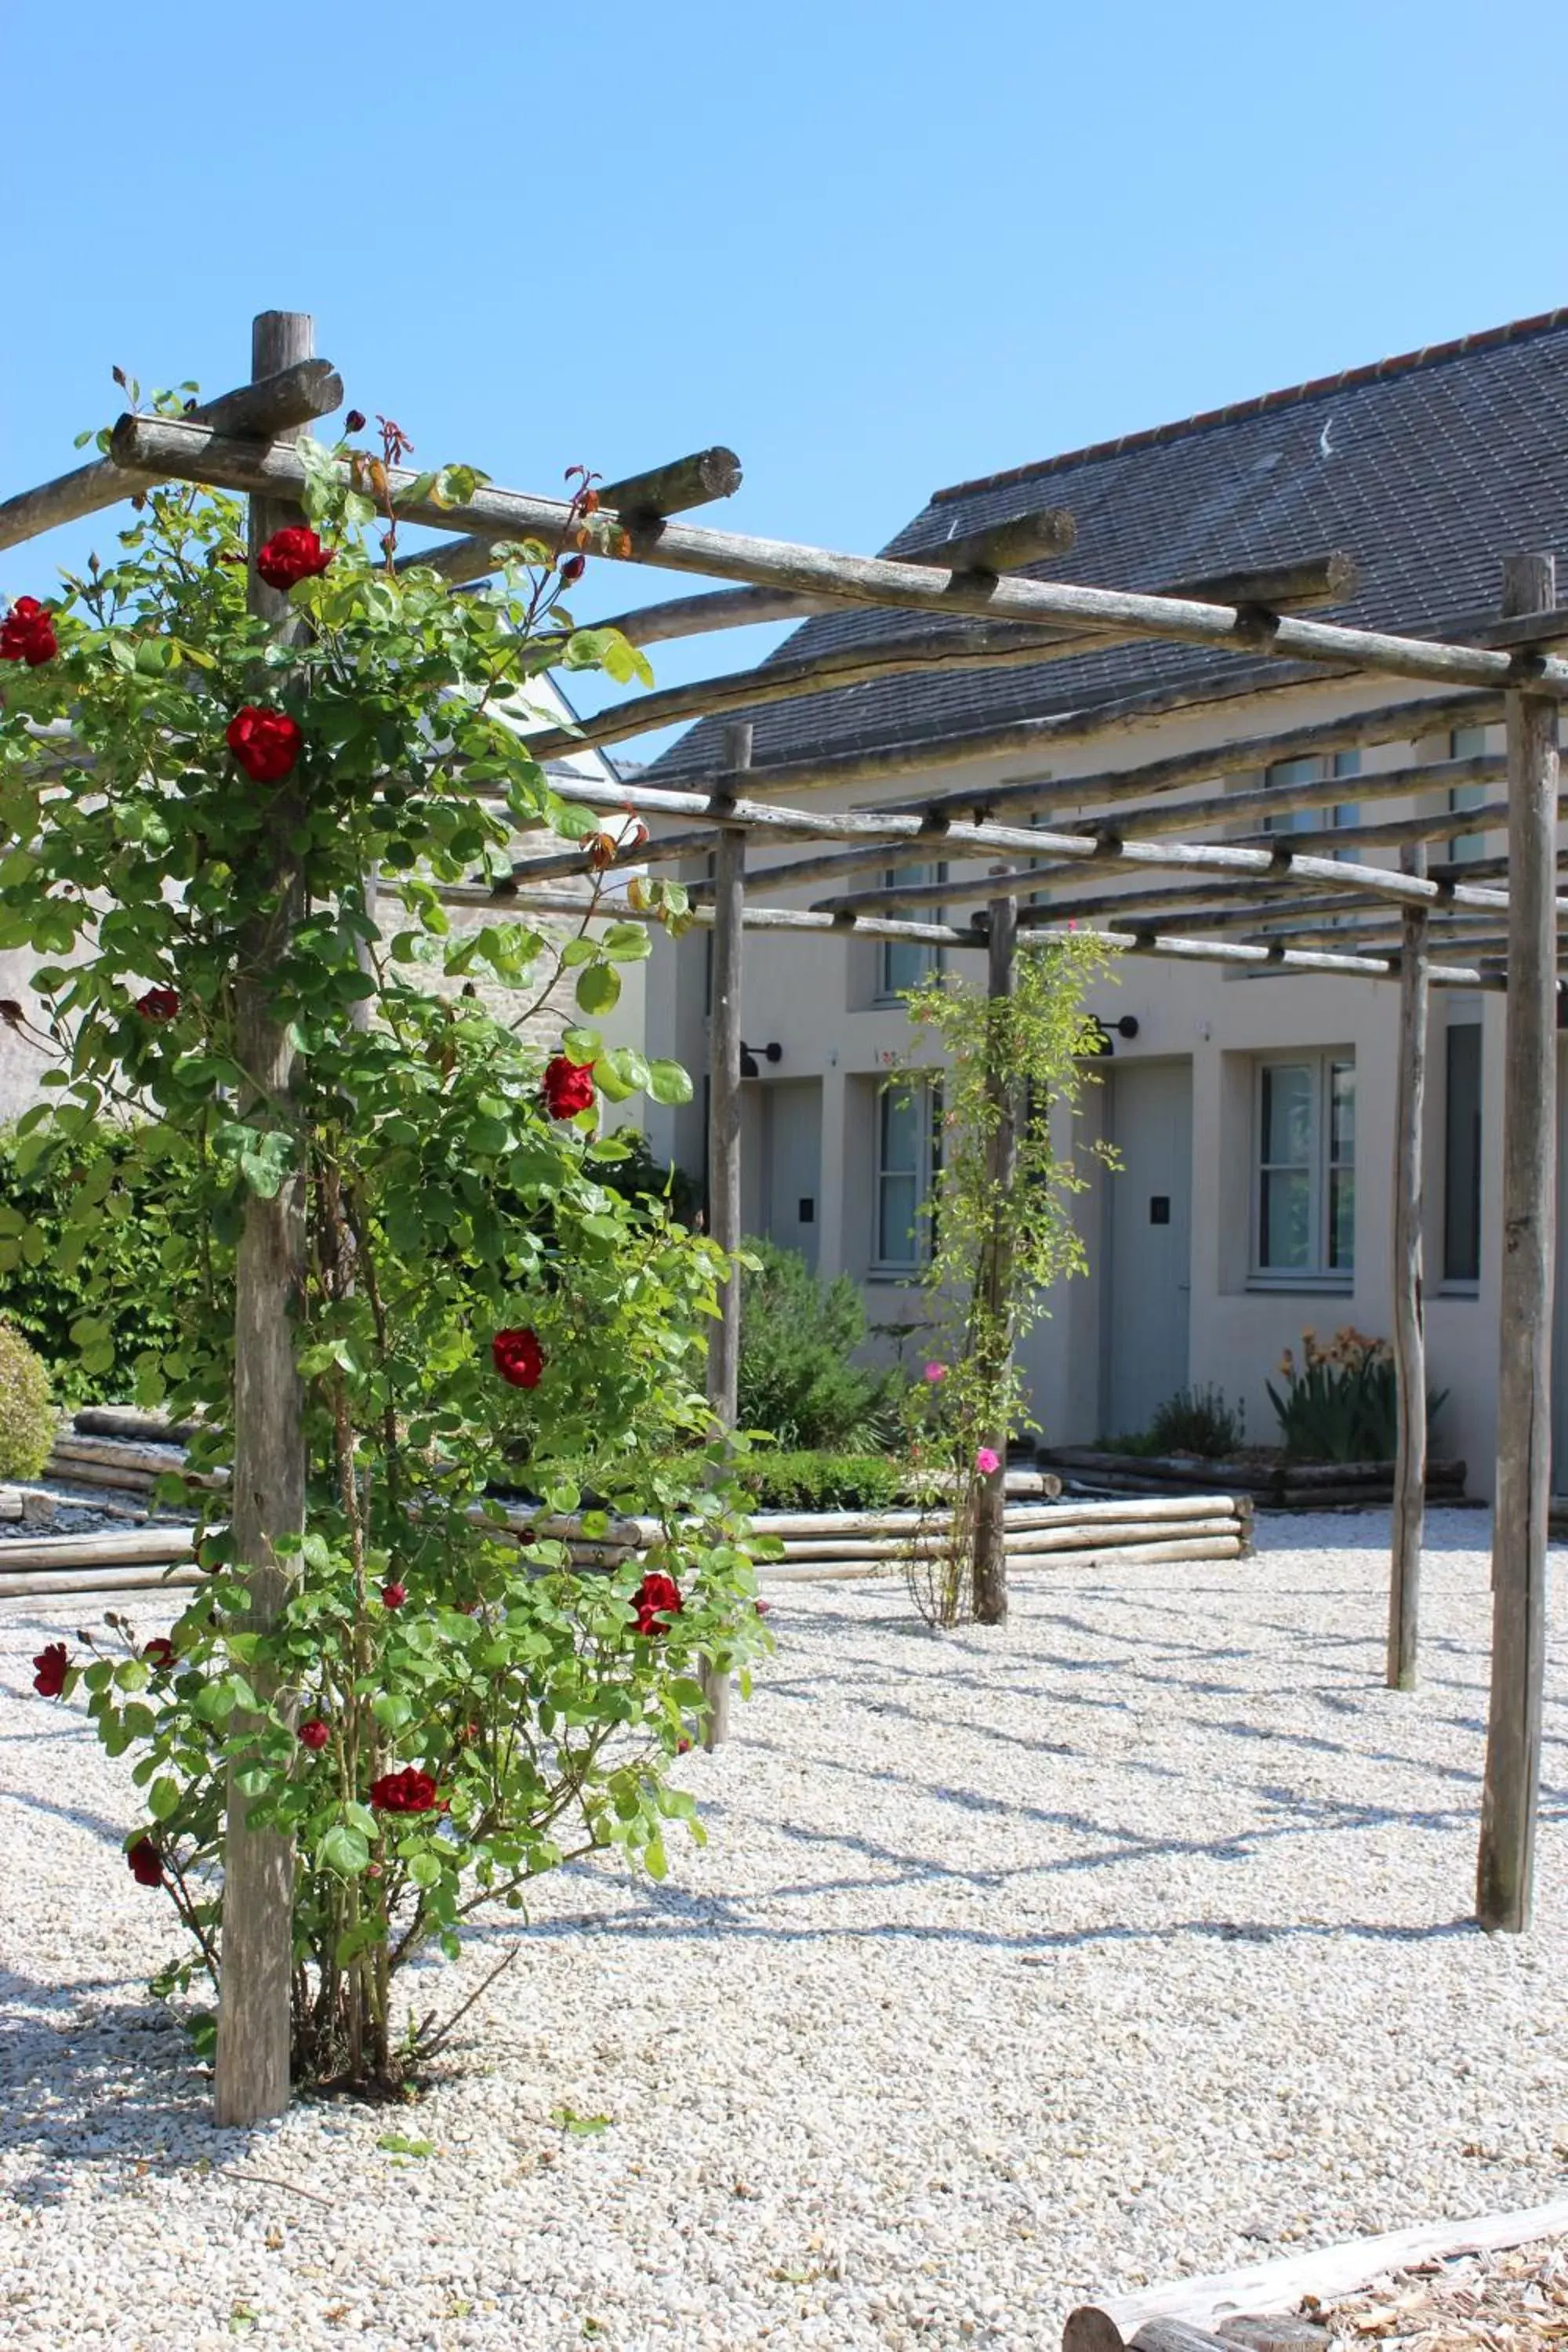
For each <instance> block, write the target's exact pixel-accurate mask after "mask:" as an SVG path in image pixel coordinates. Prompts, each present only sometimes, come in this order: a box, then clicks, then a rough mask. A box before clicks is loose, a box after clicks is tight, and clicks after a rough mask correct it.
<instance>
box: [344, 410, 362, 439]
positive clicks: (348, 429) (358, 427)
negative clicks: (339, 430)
mask: <svg viewBox="0 0 1568 2352" xmlns="http://www.w3.org/2000/svg"><path fill="white" fill-rule="evenodd" d="M343 431H344V432H345V433H363V431H364V411H363V408H351V409H350V411H349V413H348V415H346V416H345V417H344V419H343Z"/></svg>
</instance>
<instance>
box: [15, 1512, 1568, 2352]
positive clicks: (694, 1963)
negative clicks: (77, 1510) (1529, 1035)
mask: <svg viewBox="0 0 1568 2352" xmlns="http://www.w3.org/2000/svg"><path fill="white" fill-rule="evenodd" d="M1431 1532H1432V1538H1433V1548H1432V1550H1431V1552H1430V1554H1429V1557H1428V1565H1427V1572H1426V1622H1427V1628H1428V1632H1427V1641H1426V1654H1425V1663H1426V1684H1425V1686H1424V1687H1423V1689H1422V1690H1421V1691H1420V1692H1419V1693H1417V1694H1415V1695H1414V1696H1395V1695H1394V1694H1391V1693H1389V1692H1387V1691H1385V1690H1384V1688H1383V1686H1382V1681H1381V1664H1382V1655H1381V1644H1382V1633H1383V1617H1384V1579H1385V1575H1386V1556H1385V1553H1384V1550H1383V1549H1382V1547H1383V1546H1384V1544H1385V1542H1386V1521H1385V1519H1384V1517H1383V1516H1381V1515H1378V1514H1366V1515H1363V1516H1359V1517H1321V1518H1317V1519H1306V1520H1303V1519H1291V1520H1286V1521H1273V1522H1266V1523H1265V1525H1264V1528H1263V1532H1262V1538H1261V1541H1262V1549H1261V1552H1260V1555H1259V1556H1258V1558H1256V1559H1251V1560H1243V1561H1236V1562H1224V1563H1212V1564H1211V1563H1197V1564H1188V1565H1184V1566H1183V1567H1181V1568H1152V1567H1151V1568H1143V1569H1138V1568H1130V1569H1122V1570H1115V1571H1111V1570H1104V1571H1101V1572H1097V1573H1089V1572H1085V1571H1066V1572H1064V1571H1058V1572H1056V1573H1055V1574H1052V1575H1051V1576H1050V1577H1049V1578H1048V1579H1047V1577H1046V1576H1044V1575H1037V1576H1031V1577H1029V1578H1028V1579H1027V1580H1020V1583H1021V1585H1022V1590H1021V1591H1018V1592H1017V1593H1016V1598H1015V1607H1014V1615H1013V1621H1012V1623H1011V1624H1010V1625H1009V1626H1008V1627H1007V1628H1006V1629H1005V1631H1002V1632H984V1633H983V1632H979V1631H971V1632H968V1633H963V1634H960V1635H956V1636H952V1637H948V1638H945V1639H939V1638H936V1637H934V1636H932V1635H931V1634H929V1633H926V1631H925V1630H924V1629H923V1628H922V1627H921V1625H920V1624H919V1622H917V1621H915V1620H914V1619H913V1617H912V1615H911V1612H910V1608H909V1606H908V1604H907V1602H906V1601H905V1600H904V1597H903V1594H902V1591H901V1588H900V1587H899V1586H898V1585H896V1584H890V1583H889V1584H870V1585H867V1584H861V1585H854V1586H847V1587H844V1588H833V1587H822V1586H817V1587H805V1588H799V1587H797V1588H795V1589H794V1590H792V1591H789V1592H788V1593H787V1595H785V1596H784V1597H781V1598H780V1599H779V1600H778V1601H776V1602H775V1607H774V1614H773V1621H772V1622H773V1627H774V1630H775V1631H776V1632H777V1633H778V1636H779V1652H778V1655H777V1656H776V1657H775V1658H774V1659H773V1660H772V1661H771V1662H770V1663H769V1664H768V1665H767V1667H766V1668H765V1670H764V1673H763V1688H762V1694H761V1696H759V1697H758V1698H757V1699H756V1700H755V1701H754V1702H753V1703H752V1706H749V1707H745V1708H741V1709H738V1711H737V1712H738V1716H739V1735H738V1737H737V1738H735V1740H734V1741H733V1742H732V1743H731V1746H730V1747H729V1748H727V1749H726V1750H724V1751H723V1752H722V1753H721V1755H720V1756H718V1757H716V1758H707V1757H703V1756H701V1755H700V1754H698V1755H693V1756H691V1757H689V1758H687V1759H684V1761H683V1763H682V1766H681V1769H682V1772H683V1773H684V1774H685V1776H686V1778H687V1780H688V1783H689V1786H690V1787H692V1788H693V1789H694V1790H697V1791H698V1793H699V1795H700V1799H701V1801H702V1804H703V1809H704V1812H705V1815H706V1818H707V1821H708V1824H709V1828H710V1838H711V1842H710V1844H709V1846H708V1847H707V1849H706V1850H705V1851H701V1852H699V1851H697V1850H696V1849H693V1848H690V1847H685V1848H679V1847H677V1848H674V1849H672V1854H671V1864H672V1868H671V1875H670V1878H669V1880H668V1883H667V1884H666V1885H664V1886H662V1887H654V1886H647V1887H643V1886H633V1885H629V1884H628V1883H627V1882H626V1880H625V1879H623V1878H621V1877H619V1876H617V1875H616V1873H615V1872H614V1871H613V1870H609V1869H605V1870H603V1871H600V1870H596V1869H593V1870H590V1869H586V1868H583V1869H576V1870H574V1871H572V1872H570V1873H563V1874H561V1876H560V1877H559V1878H557V1879H556V1880H553V1881H552V1882H548V1883H547V1884H546V1885H544V1886H543V1887H542V1890H541V1893H540V1895H539V1899H538V1902H537V1905H536V1907H535V1909H534V1912H533V1914H532V1916H531V1921H530V1923H529V1924H528V1925H527V1926H526V1927H521V1928H518V1927H514V1926H512V1925H510V1924H509V1925H508V1926H506V1927H500V1928H498V1929H497V1930H495V1931H494V1932H493V1933H492V1934H489V1935H488V1936H486V1937H482V1938H479V1939H476V1943H475V1946H474V1948H473V1950H472V1952H471V1954H470V1955H469V1956H468V1958H467V1959H466V1960H465V1962H464V1963H463V1965H462V1967H461V1968H460V1969H453V1970H446V1971H432V1973H431V1974H430V1976H429V1977H428V1978H426V1979H424V1980H423V1981H422V1982H421V1983H420V1984H419V1986H418V1987H417V1988H416V1990H417V1992H418V1994H419V1996H420V1998H421V2000H422V2003H423V2005H425V2006H428V2005H429V2001H430V2000H433V1999H435V1998H437V1997H439V1998H441V1999H442V2000H455V1999H456V1997H457V1996H458V1994H459V1993H460V1991H461V1990H463V1989H464V1988H466V1987H467V1986H468V1985H470V1984H472V1983H474V1982H477V1981H478V1978H479V1972H480V1970H481V1969H483V1968H485V1967H486V1966H489V1965H491V1964H493V1961H494V1959H495V1958H496V1957H497V1956H498V1955H499V1954H500V1953H501V1952H503V1951H505V1950H508V1949H511V1948H517V1949H518V1950H519V1951H520V1954H521V1957H520V1958H519V1960H518V1962H517V1964H516V1966H515V1967H514V1968H513V1969H511V1970H510V1974H509V1975H508V1977H507V1978H505V1979H503V1980H502V1984H501V1985H500V1987H499V1988H498V1989H497V1990H496V1992H495V1993H494V1994H492V1995H491V1996H490V2000H489V2008H488V2010H487V2011H486V2012H485V2014H484V2021H483V2024H482V2025H476V2027H475V2030H474V2031H472V2032H469V2031H468V2027H467V2026H465V2028H464V2029H463V2030H462V2031H463V2033H464V2036H465V2038H464V2040H463V2041H462V2042H461V2043H460V2044H458V2046H456V2047H455V2049H454V2052H453V2054H452V2058H451V2063H449V2065H447V2066H446V2067H445V2069H444V2071H443V2073H442V2074H441V2076H440V2079H439V2080H438V2081H437V2083H436V2084H434V2085H433V2087H432V2088H431V2090H430V2092H429V2093H428V2095H426V2098H425V2099H424V2100H423V2101H422V2103H421V2104H420V2105H417V2106H416V2107H413V2108H410V2109H408V2110H406V2111H398V2112H396V2113H389V2112H388V2111H386V2110H380V2111H371V2110H368V2109H364V2108H360V2107H355V2106H352V2105H344V2104H342V2103H339V2104H332V2105H307V2106H303V2107H300V2108H297V2109H296V2110H295V2111H294V2112H293V2113H292V2114H290V2115H289V2116H288V2117H287V2118H286V2120H284V2121H283V2122H282V2123H281V2124H279V2125H278V2126H273V2127H271V2128H268V2129H266V2130H260V2131H256V2132H250V2133H239V2132H230V2133H220V2132H218V2131H216V2130H215V2129H213V2128H212V2127H211V2126H209V2124H208V2123H207V2121H206V2119H205V2096H206V2092H205V2084H204V2082H203V2080H202V2078H201V2077H200V2076H199V2074H197V2073H196V2072H195V2070H194V2069H193V2067H192V2066H191V2064H190V2063H189V2060H188V2057H187V2055H186V2052H185V2046H184V2042H183V2041H182V2038H181V2036H180V2035H179V2033H178V2032H177V2031H175V2030H174V2027H173V2026H172V2025H171V2023H170V2022H169V2021H167V2019H166V2017H165V2015H164V2014H163V2011H160V2010H159V2009H158V2008H157V2007H156V2006H154V2005H152V2004H150V2003H149V2001H148V2000H147V1998H146V1996H145V1994H144V1992H143V1991H142V1982H143V1980H144V1978H145V1975H146V1973H147V1971H148V1970H149V1969H151V1968H152V1967H153V1965H155V1963H156V1962H157V1961H158V1959H159V1958H161V1957H162V1956H163V1954H164V1953H165V1952H166V1951H167V1950H168V1949H169V1948H170V1946H171V1943H172V1940H173V1921H172V1918H171V1916H170V1915H169V1914H168V1913H167V1911H166V1908H165V1906H163V1905H162V1903H161V1902H160V1899H159V1898H158V1897H157V1896H155V1895H151V1894H149V1893H147V1892H145V1891H143V1890H142V1889H140V1888H138V1887H137V1886H136V1885H134V1884H133V1882H132V1880H131V1878H130V1876H129V1874H128V1873H127V1871H126V1868H125V1865H124V1862H123V1860H122V1857H121V1853H120V1850H119V1849H120V1842H121V1837H122V1835H123V1833H124V1831H125V1829H126V1827H127V1826H128V1824H129V1823H130V1822H132V1819H133V1818H134V1815H133V1812H132V1808H131V1801H130V1792H129V1784H128V1778H127V1769H126V1764H125V1763H124V1762H121V1763H113V1762H110V1760H109V1759H105V1758H104V1757H102V1756H101V1755H100V1752H99V1751H98V1749H97V1748H96V1747H95V1746H94V1745H93V1744H92V1742H91V1739H90V1738H89V1735H88V1733H87V1730H86V1728H85V1727H84V1725H83V1723H82V1721H81V1720H80V1718H79V1715H78V1714H77V1713H76V1712H75V1711H74V1710H73V1711H72V1712H69V1713H62V1712H61V1711H60V1710H58V1708H55V1707H51V1706H45V1705H44V1703H43V1702H42V1701H40V1700H37V1699H35V1698H34V1697H33V1696H32V1695H31V1693H30V1691H29V1689H28V1678H29V1675H30V1668H29V1666H28V1664H27V1660H28V1658H29V1656H30V1654H31V1653H32V1651H33V1650H34V1649H36V1648H37V1646H38V1643H39V1641H40V1640H41V1639H42V1638H44V1637H45V1636H46V1635H48V1634H53V1633H58V1632H60V1631H62V1630H67V1629H68V1628H70V1627H71V1626H72V1625H73V1624H75V1623H76V1622H79V1620H78V1618H76V1617H75V1616H73V1615H72V1614H71V1613H70V1612H69V1608H68V1607H67V1608H66V1609H65V1610H64V1611H63V1612H57V1613H55V1614H53V1615H48V1616H46V1615H43V1614H40V1613H38V1612H37V1609H36V1608H35V1607H33V1606H31V1605H29V1606H28V1607H27V1609H26V1612H24V1609H23V1607H22V1605H20V1604H13V1605H12V1606H11V1607H10V1608H9V1609H8V1610H6V1611H4V1612H0V1853H3V1855H4V1858H5V1882H4V1884H5V1894H4V1899H3V1900H0V2034H3V2036H4V2044H3V2051H4V2055H3V2063H0V2083H4V2084H5V2108H4V2115H3V2117H0V2188H3V2189H4V2190H5V2192H6V2193H5V2197H4V2199H3V2200H0V2344H3V2345H5V2346H7V2347H10V2346H16V2347H28V2352H34V2348H35V2347H45V2346H47V2347H51V2352H53V2347H58V2346H60V2345H63V2344H67V2343H68V2344H70V2345H71V2346H72V2347H77V2346H96V2345H113V2346H116V2347H121V2346H124V2347H142V2352H201V2347H208V2346H214V2347H216V2346H226V2345H229V2344H231V2343H232V2342H233V2340H234V2339H235V2337H236V2336H241V2335H251V2336H254V2337H255V2339H256V2340H257V2341H258V2343H263V2344H277V2345H279V2346H285V2345H286V2346H289V2347H300V2346H309V2347H316V2346H321V2345H330V2344H339V2343H342V2342H344V2341H358V2342H360V2343H363V2344H365V2345H369V2346H374V2347H387V2352H426V2347H468V2346H477V2347H501V2346H508V2347H528V2352H560V2347H582V2346H584V2345H604V2346H609V2347H616V2348H617V2352H638V2347H650V2352H651V2348H652V2347H660V2352H672V2347H737V2352H738V2347H751V2346H754V2345H759V2344H764V2343H765V2344H771V2345H777V2346H781V2347H795V2346H808V2345H809V2346H818V2345H820V2346H824V2347H828V2346H831V2347H835V2352H852V2347H878V2346H911V2347H912V2346H920V2347H943V2348H944V2352H945V2347H954V2346H960V2345H967V2344H975V2345H984V2346H990V2347H1039V2346H1050V2347H1055V2345H1056V2343H1057V2341H1058V2329H1059V2326H1060V2321H1061V2318H1062V2316H1063V2315H1064V2313H1065V2312H1066V2311H1067V2309H1068V2307H1069V2305H1072V2304H1073V2303H1075V2302H1078V2301H1080V2300H1083V2299H1085V2298H1092V2297H1094V2296H1095V2295H1097V2294H1110V2293H1112V2292H1115V2291H1117V2290H1123V2291H1125V2290H1127V2289H1129V2288H1131V2287H1134V2286H1138V2285H1141V2284H1145V2283H1147V2282H1150V2281H1152V2280H1155V2279H1159V2278H1162V2277H1165V2276H1168V2275H1171V2274H1173V2273H1182V2272H1186V2271H1199V2270H1211V2269H1218V2268H1221V2267H1225V2266H1228V2265H1230V2264H1232V2263H1240V2262H1247V2261H1256V2260H1258V2259H1259V2258H1260V2257H1261V2256H1265V2255H1267V2254H1268V2253H1269V2252H1287V2251H1289V2250H1292V2249H1295V2250H1297V2251H1299V2250H1300V2249H1301V2248H1302V2247H1304V2246H1308V2245H1312V2244H1320V2243H1329V2242H1333V2241H1335V2240H1337V2239H1341V2238H1344V2237H1348V2236H1352V2235H1356V2234H1359V2233H1361V2232H1363V2231H1375V2230H1383V2229H1391V2228H1395V2227H1399V2226H1401V2225H1403V2224H1405V2223H1407V2222H1412V2221H1420V2220H1427V2219H1436V2218H1437V2217H1439V2216H1441V2215H1445V2214H1454V2215H1468V2214H1474V2213H1479V2212H1481V2211H1486V2210H1496V2209H1498V2208H1502V2207H1510V2206H1515V2205H1527V2204H1532V2203H1535V2202H1539V2201H1542V2200H1546V2199H1547V2198H1550V2197H1552V2196H1562V2195H1563V2194H1565V2193H1568V2110H1565V2106H1564V2092H1565V2090H1568V1832H1565V1829H1564V1822H1565V1821H1568V1671H1565V1670H1568V1606H1565V1604H1564V1599H1563V1591H1562V1589H1561V1579H1560V1578H1559V1589H1558V1591H1557V1592H1556V1593H1555V1594H1554V1598H1553V1612H1552V1624H1553V1636H1552V1653H1551V1657H1550V1661H1549V1666H1548V1675H1549V1684H1548V1702H1547V1717H1546V1729H1547V1748H1546V1769H1545V1780H1546V1789H1545V1792H1544V1795H1543V1800H1542V1828H1541V1839H1540V1851H1539V1871H1538V1877H1539V1893H1538V1899H1537V1924H1536V1927H1535V1929H1534V1932H1533V1933H1532V1934H1531V1936H1529V1937H1517V1938H1516V1937H1506V1938H1505V1937H1500V1938H1497V1939H1495V1940H1488V1939H1487V1938H1485V1937H1482V1936H1481V1935H1480V1934H1479V1932H1478V1931H1477V1930H1476V1929H1475V1928H1474V1927H1471V1926H1470V1924H1469V1923H1468V1911H1469V1908H1470V1901H1471V1892H1472V1885H1473V1874H1474V1866H1475V1843H1476V1832H1477V1822H1478V1816H1479V1801H1480V1769H1481V1761H1482V1748H1483V1738H1484V1715H1485V1640H1486V1633H1487V1624H1488V1614H1489V1598H1488V1589H1487V1562H1486V1552H1485V1546H1486V1543H1487V1541H1488V1535H1489V1529H1488V1523H1487V1521H1486V1519H1485V1518H1484V1517H1482V1516H1480V1515H1479V1514H1475V1513H1451V1514H1438V1515H1436V1518H1435V1520H1434V1521H1433V1523H1432V1529H1431ZM86 1605H87V1604H82V1603H79V1604H77V1607H78V1608H82V1607H85V1606H86ZM156 1623H157V1619H156V1616H155V1613H154V1612H153V1610H152V1609H151V1607H149V1609H148V1610H147V1611H146V1612H143V1615H142V1620H140V1621H139V1630H140V1631H141V1632H142V1633H148V1632H152V1631H153V1630H156ZM469 2022H470V2023H473V2022H474V2021H472V2020H470V2021H469ZM568 2114H572V2115H574V2116H577V2117H578V2118H595V2117H601V2116H603V2117H606V2118H608V2121H607V2122H606V2123H605V2126H604V2128H603V2129H601V2130H598V2131H596V2132H587V2133H580V2134H574V2133H573V2132H572V2131H571V2130H570V2129H569V2128H565V2127H563V2117H564V2116H567V2115H568ZM391 2132H402V2133H404V2134H405V2135H407V2136H408V2137H412V2138H414V2139H416V2141H418V2142H419V2143H425V2142H428V2143H429V2144H430V2152H429V2153H428V2154H426V2155H410V2154H398V2153H396V2152H395V2150H393V2149H391V2148H388V2147H386V2146H385V2145H384V2141H385V2139H386V2137H387V2136H388V2135H389V2133H391Z"/></svg>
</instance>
